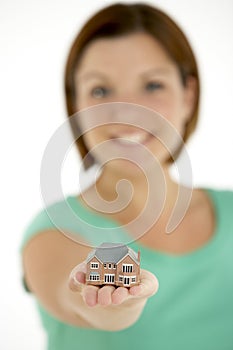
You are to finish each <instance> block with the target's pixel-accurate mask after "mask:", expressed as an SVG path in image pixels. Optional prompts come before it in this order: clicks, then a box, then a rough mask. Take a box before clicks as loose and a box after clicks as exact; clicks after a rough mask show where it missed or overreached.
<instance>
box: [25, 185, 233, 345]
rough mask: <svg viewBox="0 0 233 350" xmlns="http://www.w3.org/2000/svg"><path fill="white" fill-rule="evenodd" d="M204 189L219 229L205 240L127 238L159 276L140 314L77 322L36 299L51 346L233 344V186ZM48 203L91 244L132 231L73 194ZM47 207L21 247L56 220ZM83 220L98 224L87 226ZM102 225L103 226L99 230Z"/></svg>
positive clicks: (70, 228) (68, 228) (67, 227)
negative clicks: (182, 247)
mask: <svg viewBox="0 0 233 350" xmlns="http://www.w3.org/2000/svg"><path fill="white" fill-rule="evenodd" d="M203 190H204V191H206V194H207V195H209V197H210V199H211V200H212V203H213V207H214V210H215V215H216V225H215V232H214V235H213V237H212V238H211V239H210V240H209V241H208V243H206V244H205V245H204V246H202V247H201V248H199V249H196V250H195V251H193V252H191V253H188V254H183V255H180V256H177V255H172V254H165V253H162V252H159V251H156V250H152V249H150V248H146V247H144V246H141V245H139V244H138V243H137V242H131V243H130V244H128V245H129V246H131V247H132V248H133V249H134V250H135V251H137V250H140V252H141V267H142V268H143V269H147V270H149V271H151V272H153V273H154V274H155V275H156V276H157V278H158V280H159V290H158V293H157V294H156V295H154V296H153V297H151V298H149V300H148V302H147V304H146V306H145V308H144V310H143V313H142V315H141V317H140V318H139V320H138V321H137V322H136V323H135V324H134V325H133V326H131V327H129V328H127V329H125V330H122V331H117V332H108V331H100V330H93V329H85V328H77V327H73V326H69V325H67V324H65V323H62V322H61V321H59V320H57V319H56V318H54V317H53V316H52V315H51V314H49V312H47V311H46V310H45V309H44V308H43V307H42V306H41V305H40V304H39V302H38V301H37V306H38V310H39V312H40V315H41V319H42V323H43V325H44V328H45V330H46V332H47V335H48V350H77V349H86V350H88V349H90V350H93V349H95V350H105V349H106V350H107V349H111V350H115V349H133V350H139V349H140V350H141V349H146V350H147V349H148V350H149V349H156V350H170V349H172V350H197V349H198V350H202V349H203V350H230V349H233V192H232V191H228V190H216V189H215V190H214V189H210V188H208V189H207V188H206V189H203ZM67 203H68V206H69V207H70V208H71V209H72V211H73V212H74V213H76V215H78V216H79V217H80V218H81V221H80V222H77V220H74V218H73V216H72V215H71V216H70V213H69V211H67ZM47 209H48V208H47ZM50 209H51V211H50V213H52V215H53V218H55V217H56V223H58V222H59V225H58V226H60V227H62V228H64V230H66V232H67V231H69V232H71V233H73V234H74V235H75V232H76V233H78V234H79V235H83V236H84V237H85V239H86V240H87V241H88V242H90V243H92V244H93V245H97V244H99V243H101V242H102V241H107V240H109V241H111V240H112V241H113V242H114V241H116V242H118V241H124V240H125V242H127V240H128V238H129V237H127V234H126V232H124V231H121V230H117V229H116V230H115V234H116V237H118V238H119V237H120V239H117V238H116V237H115V238H114V237H112V236H111V237H110V239H109V237H108V228H110V227H111V228H117V224H116V223H115V222H114V221H112V220H108V219H106V218H103V217H102V216H101V215H98V214H95V213H93V212H91V211H89V210H87V209H85V208H84V207H83V206H82V205H81V203H80V202H79V201H78V200H77V198H76V197H75V196H68V197H67V198H66V201H60V202H57V203H55V204H53V205H51V207H50ZM48 213H49V211H48V210H47V211H46V210H43V211H41V212H39V213H38V215H36V216H35V218H34V219H33V220H32V221H31V223H30V224H29V225H28V227H27V229H26V230H25V233H24V237H23V242H22V246H21V251H22V249H23V247H24V246H25V244H26V243H27V242H28V240H29V239H30V238H31V237H32V236H34V235H35V234H38V233H39V232H41V231H43V230H44V229H48V228H57V226H56V225H54V222H55V221H51V220H50V218H49V215H48ZM50 217H51V216H50ZM59 220H60V221H59ZM84 221H85V222H87V223H89V224H90V225H92V226H89V225H87V226H85V225H84V224H83V222H84ZM90 227H91V229H90ZM96 227H98V228H99V229H97V232H95V230H96ZM99 230H100V231H101V233H102V232H104V233H103V234H101V235H100V234H99V233H100V231H99ZM110 231H111V230H110ZM187 234H188V232H187ZM113 236H114V235H113Z"/></svg>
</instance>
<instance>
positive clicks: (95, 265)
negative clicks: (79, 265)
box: [91, 262, 99, 269]
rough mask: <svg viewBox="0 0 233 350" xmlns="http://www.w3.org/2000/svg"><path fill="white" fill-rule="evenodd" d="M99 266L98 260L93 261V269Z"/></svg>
mask: <svg viewBox="0 0 233 350" xmlns="http://www.w3.org/2000/svg"><path fill="white" fill-rule="evenodd" d="M98 268H99V263H98V262H93V263H91V269H98Z"/></svg>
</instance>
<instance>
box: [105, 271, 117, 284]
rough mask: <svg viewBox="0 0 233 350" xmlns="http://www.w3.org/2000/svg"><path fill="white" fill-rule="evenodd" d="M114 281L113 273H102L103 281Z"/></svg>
mask: <svg viewBox="0 0 233 350" xmlns="http://www.w3.org/2000/svg"><path fill="white" fill-rule="evenodd" d="M114 281H115V275H114V274H111V273H106V274H105V275H104V282H105V283H114Z"/></svg>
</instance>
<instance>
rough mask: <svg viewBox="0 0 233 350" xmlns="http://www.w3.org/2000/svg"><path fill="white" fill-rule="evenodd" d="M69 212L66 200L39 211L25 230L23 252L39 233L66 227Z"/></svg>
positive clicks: (22, 244) (22, 243)
mask: <svg viewBox="0 0 233 350" xmlns="http://www.w3.org/2000/svg"><path fill="white" fill-rule="evenodd" d="M68 212H69V205H68V203H67V201H66V199H63V200H59V201H56V202H54V203H51V204H50V205H47V206H44V208H41V209H39V210H37V211H36V212H35V214H34V215H33V216H32V218H31V219H30V220H29V221H28V223H27V225H26V227H25V228H24V231H23V237H22V242H21V247H20V248H21V250H22V249H23V248H24V247H25V245H26V244H27V243H28V241H29V240H30V239H31V238H33V237H34V236H36V235H37V234H38V233H41V232H44V231H48V230H60V229H62V228H63V227H65V226H66V225H65V223H66V222H67V221H68V218H67V213H68Z"/></svg>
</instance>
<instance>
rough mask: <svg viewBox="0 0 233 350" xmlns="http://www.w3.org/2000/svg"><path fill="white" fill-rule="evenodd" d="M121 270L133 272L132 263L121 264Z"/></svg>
mask: <svg viewBox="0 0 233 350" xmlns="http://www.w3.org/2000/svg"><path fill="white" fill-rule="evenodd" d="M122 271H123V272H133V264H123V265H122Z"/></svg>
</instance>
